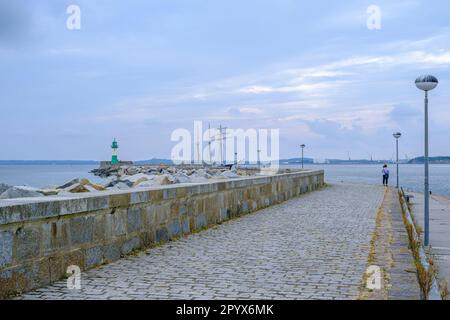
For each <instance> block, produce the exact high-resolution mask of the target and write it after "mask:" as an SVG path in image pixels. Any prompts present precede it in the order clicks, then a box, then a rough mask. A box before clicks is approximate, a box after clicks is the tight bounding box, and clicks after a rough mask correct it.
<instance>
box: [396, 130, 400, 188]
mask: <svg viewBox="0 0 450 320" xmlns="http://www.w3.org/2000/svg"><path fill="white" fill-rule="evenodd" d="M395 140H396V147H397V189H398V188H399V179H398V138H396V139H395Z"/></svg>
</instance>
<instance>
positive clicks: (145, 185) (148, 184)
mask: <svg viewBox="0 0 450 320" xmlns="http://www.w3.org/2000/svg"><path fill="white" fill-rule="evenodd" d="M158 186H159V183H158V182H156V181H154V180H147V181H143V182H140V183H138V184H137V185H136V186H135V187H137V188H154V187H158Z"/></svg>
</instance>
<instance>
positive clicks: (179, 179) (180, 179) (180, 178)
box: [173, 173, 191, 183]
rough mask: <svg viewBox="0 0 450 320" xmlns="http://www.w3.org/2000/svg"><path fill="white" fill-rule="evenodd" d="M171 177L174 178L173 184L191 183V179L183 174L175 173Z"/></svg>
mask: <svg viewBox="0 0 450 320" xmlns="http://www.w3.org/2000/svg"><path fill="white" fill-rule="evenodd" d="M173 177H174V178H175V181H176V182H175V183H191V178H190V177H189V176H188V175H186V174H185V173H177V174H175V175H174V176H173Z"/></svg>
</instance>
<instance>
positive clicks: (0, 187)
mask: <svg viewBox="0 0 450 320" xmlns="http://www.w3.org/2000/svg"><path fill="white" fill-rule="evenodd" d="M9 188H11V186H8V185H7V184H4V183H0V194H2V193H3V192H5V191H6V190H8V189H9Z"/></svg>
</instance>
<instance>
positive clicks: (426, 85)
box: [416, 75, 439, 246]
mask: <svg viewBox="0 0 450 320" xmlns="http://www.w3.org/2000/svg"><path fill="white" fill-rule="evenodd" d="M438 83H439V81H438V79H436V78H435V77H433V76H431V75H423V76H420V77H418V78H417V79H416V86H417V88H419V89H420V90H423V91H425V155H424V163H425V188H424V189H425V190H424V197H425V208H424V210H425V212H424V216H425V240H424V245H425V246H428V245H429V243H430V185H429V173H428V167H429V164H428V91H430V90H433V89H434V88H436V86H437V85H438Z"/></svg>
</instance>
